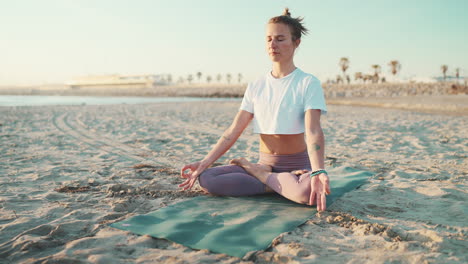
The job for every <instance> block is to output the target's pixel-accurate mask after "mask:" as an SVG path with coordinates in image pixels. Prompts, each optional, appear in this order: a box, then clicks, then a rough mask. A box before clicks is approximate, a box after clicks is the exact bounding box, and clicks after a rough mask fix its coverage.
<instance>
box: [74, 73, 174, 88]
mask: <svg viewBox="0 0 468 264" xmlns="http://www.w3.org/2000/svg"><path fill="white" fill-rule="evenodd" d="M166 84H167V81H166V80H165V79H164V78H163V76H162V75H149V74H148V75H119V74H112V75H93V76H86V77H79V78H76V79H73V80H71V81H68V82H66V83H65V85H67V86H69V87H70V88H72V89H80V88H119V87H122V88H154V87H156V86H157V85H166Z"/></svg>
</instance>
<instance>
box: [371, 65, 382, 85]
mask: <svg viewBox="0 0 468 264" xmlns="http://www.w3.org/2000/svg"><path fill="white" fill-rule="evenodd" d="M372 68H374V78H373V82H378V81H379V73H380V69H381V68H380V65H378V64H374V65H372Z"/></svg>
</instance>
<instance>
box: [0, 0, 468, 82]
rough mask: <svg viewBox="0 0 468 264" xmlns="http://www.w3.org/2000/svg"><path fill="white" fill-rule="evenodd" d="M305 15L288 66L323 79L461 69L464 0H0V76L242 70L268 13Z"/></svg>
mask: <svg viewBox="0 0 468 264" xmlns="http://www.w3.org/2000/svg"><path fill="white" fill-rule="evenodd" d="M284 7H289V9H290V12H291V15H292V16H293V17H297V16H301V17H304V23H305V26H306V27H307V28H308V29H309V31H310V33H309V34H308V35H306V36H303V38H302V42H301V45H300V47H299V49H298V50H297V51H296V55H295V58H294V62H295V65H296V66H297V67H299V68H301V69H302V70H303V71H306V72H309V73H312V74H314V75H315V76H317V77H318V78H319V79H321V80H322V81H325V80H326V79H327V78H334V77H335V76H336V75H337V74H340V68H339V65H338V62H339V60H340V58H341V57H348V58H349V61H350V67H349V69H348V71H347V72H348V73H349V74H351V75H353V74H354V72H363V73H371V72H372V68H371V65H372V64H379V65H381V67H382V72H383V74H385V75H390V73H389V66H388V63H389V62H390V61H391V60H398V61H400V63H401V64H402V68H401V72H400V73H399V75H400V77H401V78H409V77H414V76H418V77H434V76H441V75H442V73H441V70H440V68H441V65H443V64H446V65H448V67H449V69H448V74H449V75H455V73H454V71H455V68H460V69H461V75H464V76H466V75H468V48H466V47H468V15H466V12H467V11H468V1H467V0H327V1H323V0H235V1H234V0H165V1H163V0H133V1H132V0H41V1H37V0H0V85H31V84H46V83H63V82H66V81H67V80H71V79H73V78H75V77H79V76H86V75H102V74H171V75H172V76H173V79H177V78H178V77H179V76H183V77H184V78H186V77H187V75H188V74H195V73H196V72H202V74H203V76H207V75H211V76H216V75H217V74H222V75H223V76H225V75H226V74H227V73H231V74H232V75H233V76H237V74H238V73H241V74H242V75H243V81H246V82H247V81H252V80H254V79H255V78H257V77H259V76H261V75H262V74H265V73H266V72H268V71H269V70H270V69H271V61H270V60H269V58H268V54H267V53H266V49H265V26H266V23H267V21H268V19H269V18H271V17H273V16H277V15H280V14H281V13H282V12H283V9H284Z"/></svg>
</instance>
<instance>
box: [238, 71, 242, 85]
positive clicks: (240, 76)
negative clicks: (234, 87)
mask: <svg viewBox="0 0 468 264" xmlns="http://www.w3.org/2000/svg"><path fill="white" fill-rule="evenodd" d="M241 80H242V73H239V74H237V81H238V82H239V83H240V82H241Z"/></svg>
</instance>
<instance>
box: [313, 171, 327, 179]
mask: <svg viewBox="0 0 468 264" xmlns="http://www.w3.org/2000/svg"><path fill="white" fill-rule="evenodd" d="M320 173H325V174H326V175H328V173H327V171H326V170H317V171H313V172H311V173H310V177H311V178H312V177H314V176H315V175H318V174H320Z"/></svg>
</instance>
